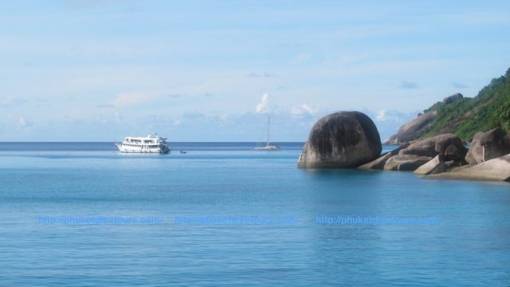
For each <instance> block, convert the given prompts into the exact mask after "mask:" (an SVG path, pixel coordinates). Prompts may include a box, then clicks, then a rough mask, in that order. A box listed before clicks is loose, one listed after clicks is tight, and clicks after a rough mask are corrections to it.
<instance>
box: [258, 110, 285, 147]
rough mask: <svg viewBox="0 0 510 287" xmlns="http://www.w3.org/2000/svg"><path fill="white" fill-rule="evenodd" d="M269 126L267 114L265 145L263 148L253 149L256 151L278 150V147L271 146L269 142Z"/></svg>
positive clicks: (269, 118) (269, 120)
mask: <svg viewBox="0 0 510 287" xmlns="http://www.w3.org/2000/svg"><path fill="white" fill-rule="evenodd" d="M270 126H271V116H270V115H269V114H267V139H266V145H265V146H258V147H255V150H258V151H275V150H279V149H280V147H279V146H277V145H273V144H271V142H270V141H269V135H270V133H269V132H270V130H269V129H270Z"/></svg>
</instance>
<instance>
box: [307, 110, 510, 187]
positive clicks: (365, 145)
mask: <svg viewBox="0 0 510 287" xmlns="http://www.w3.org/2000/svg"><path fill="white" fill-rule="evenodd" d="M418 118H420V116H419V117H418ZM411 123H412V124H407V126H408V127H410V126H414V127H418V128H420V127H421V126H422V125H416V122H411ZM400 131H406V132H408V131H409V129H408V128H406V125H404V126H403V128H401V129H400ZM398 143H399V144H400V146H399V147H398V148H396V149H395V150H392V151H390V152H387V153H385V154H382V155H381V154H380V153H381V142H380V136H379V132H378V131H377V128H376V127H375V125H374V123H373V122H372V120H371V119H370V118H369V117H368V116H366V115H365V114H363V113H361V112H337V113H334V114H331V115H328V116H326V117H324V118H322V119H320V120H319V121H318V122H317V123H316V124H315V125H314V126H313V128H312V130H311V132H310V136H309V138H308V141H307V142H306V144H305V146H304V149H303V153H302V154H301V156H300V157H299V160H298V166H299V167H301V168H358V169H362V170H388V171H412V172H414V173H415V174H417V175H419V176H423V177H425V178H449V179H468V180H491V181H507V182H509V181H510V135H508V134H507V133H506V131H504V130H503V129H501V128H495V129H491V130H489V131H486V132H478V133H477V134H475V136H474V137H473V139H472V141H471V142H470V143H469V144H467V143H465V142H464V141H463V140H462V139H461V138H459V137H458V136H456V135H454V134H452V133H444V134H439V135H436V136H433V137H429V138H425V139H418V140H412V141H405V140H403V137H399V141H398Z"/></svg>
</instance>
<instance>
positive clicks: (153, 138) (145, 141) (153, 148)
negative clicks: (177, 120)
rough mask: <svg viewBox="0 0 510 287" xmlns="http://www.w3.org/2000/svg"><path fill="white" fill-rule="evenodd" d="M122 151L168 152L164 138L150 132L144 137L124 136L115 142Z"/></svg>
mask: <svg viewBox="0 0 510 287" xmlns="http://www.w3.org/2000/svg"><path fill="white" fill-rule="evenodd" d="M116 146H117V148H118V149H119V151H120V152H123V153H161V154H166V153H169V152H170V148H169V146H168V143H167V142H166V138H164V137H160V136H158V135H157V134H154V135H152V134H150V135H148V136H146V137H125V138H124V140H123V141H122V143H120V144H116Z"/></svg>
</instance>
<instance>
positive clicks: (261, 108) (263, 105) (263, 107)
mask: <svg viewBox="0 0 510 287" xmlns="http://www.w3.org/2000/svg"><path fill="white" fill-rule="evenodd" d="M268 105H269V95H268V94H264V95H262V98H261V99H260V102H259V103H258V104H257V106H256V107H255V111H256V112H257V113H265V112H267V108H268Z"/></svg>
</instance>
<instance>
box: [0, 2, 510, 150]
mask: <svg viewBox="0 0 510 287" xmlns="http://www.w3.org/2000/svg"><path fill="white" fill-rule="evenodd" d="M0 5H1V7H0V8H1V9H0V37H1V38H0V39H1V40H0V63H1V65H0V67H1V68H0V78H1V79H2V80H1V83H2V85H1V86H0V87H1V89H2V90H1V92H0V141H13V140H20V141H25V140H107V141H111V140H118V139H120V138H122V137H123V136H125V135H128V134H130V135H134V134H146V133H148V132H159V133H160V134H163V135H165V136H167V137H168V138H169V139H170V140H175V141H187V140H195V141H215V140H216V141H221V140H242V141H251V140H263V139H264V134H265V130H264V125H265V120H264V117H265V115H264V114H263V113H258V112H257V111H256V106H257V105H258V104H260V101H261V99H262V97H263V95H264V94H266V93H267V94H268V95H269V96H268V97H267V102H266V103H265V104H266V109H265V111H266V112H267V111H268V112H270V113H271V114H272V116H273V126H272V130H273V132H272V133H273V137H274V140H280V141H283V140H298V141H300V140H305V139H306V136H307V134H308V131H309V128H310V127H311V125H312V124H313V123H314V121H315V120H317V119H318V118H320V117H321V116H323V115H325V114H327V113H329V112H332V111H337V110H360V111H363V112H366V113H367V114H369V115H370V116H371V117H372V118H373V119H374V121H375V123H376V125H377V126H378V127H379V130H380V133H381V135H382V137H383V138H387V137H388V136H389V135H390V134H391V133H392V132H394V131H395V130H396V129H397V128H398V126H399V125H400V124H402V123H403V122H404V121H405V120H407V119H409V118H411V117H413V116H414V115H415V114H416V113H417V112H419V111H420V110H423V109H424V108H426V107H428V106H430V105H431V104H432V103H434V102H435V101H438V100H440V99H442V98H444V97H445V96H448V95H450V94H453V93H455V92H461V93H463V94H464V95H465V96H475V95H476V94H477V92H478V91H479V90H480V89H481V88H482V87H483V86H484V85H486V84H487V83H488V82H489V81H490V79H491V78H494V77H497V76H499V75H502V74H504V72H505V71H506V70H507V69H508V68H509V67H510V53H509V51H510V34H509V32H508V31H510V2H509V1H483V2H482V1H446V2H445V1H384V2H382V1H113V0H111V1H95V0H90V1H16V2H14V1H9V2H8V1H3V2H2V4H0Z"/></svg>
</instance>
